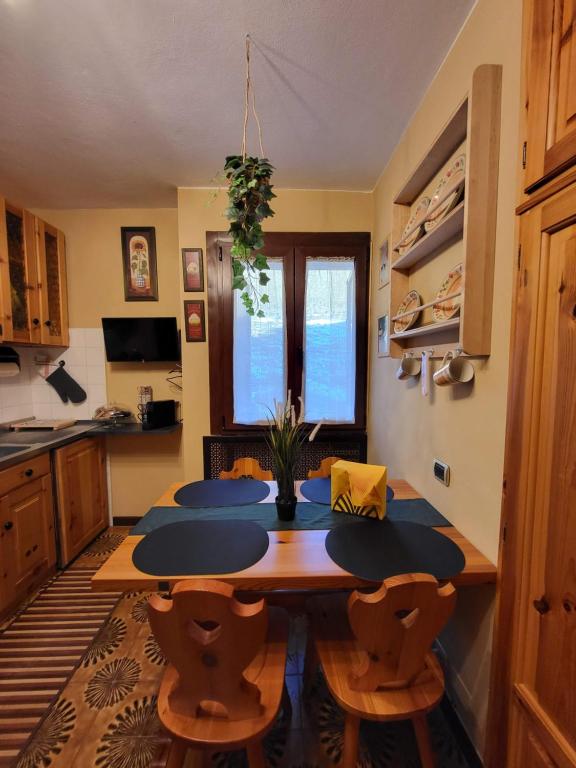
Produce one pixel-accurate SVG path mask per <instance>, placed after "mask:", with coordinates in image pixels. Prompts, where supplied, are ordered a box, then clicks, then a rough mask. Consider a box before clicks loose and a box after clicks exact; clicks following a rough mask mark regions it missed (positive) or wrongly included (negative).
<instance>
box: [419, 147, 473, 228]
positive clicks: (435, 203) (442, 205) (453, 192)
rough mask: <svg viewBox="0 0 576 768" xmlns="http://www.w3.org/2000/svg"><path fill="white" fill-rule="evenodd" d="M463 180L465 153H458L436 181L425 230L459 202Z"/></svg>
mask: <svg viewBox="0 0 576 768" xmlns="http://www.w3.org/2000/svg"><path fill="white" fill-rule="evenodd" d="M465 180H466V155H458V157H457V158H456V159H455V160H454V162H453V163H452V164H451V165H450V167H449V168H448V170H447V171H446V173H445V174H444V175H443V176H442V178H441V179H440V181H439V182H438V186H437V187H436V191H435V192H434V194H433V195H432V199H431V201H430V207H429V208H428V212H427V214H426V221H425V222H424V229H425V230H426V232H430V230H432V229H434V227H436V226H437V225H438V224H439V223H440V222H441V221H442V219H443V218H444V217H445V216H447V215H448V214H449V213H450V211H451V210H452V209H453V208H454V207H455V206H456V205H457V204H458V203H459V201H460V199H461V198H462V194H463V192H464V182H465Z"/></svg>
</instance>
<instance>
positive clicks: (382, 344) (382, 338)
mask: <svg viewBox="0 0 576 768" xmlns="http://www.w3.org/2000/svg"><path fill="white" fill-rule="evenodd" d="M389 356H390V336H389V330H388V315H382V317H379V318H378V357H389Z"/></svg>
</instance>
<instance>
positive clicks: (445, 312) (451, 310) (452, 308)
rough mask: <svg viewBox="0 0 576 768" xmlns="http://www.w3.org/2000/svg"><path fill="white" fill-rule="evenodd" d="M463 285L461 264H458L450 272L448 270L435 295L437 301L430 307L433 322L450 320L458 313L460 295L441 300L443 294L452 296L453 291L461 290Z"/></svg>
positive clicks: (460, 301) (460, 300)
mask: <svg viewBox="0 0 576 768" xmlns="http://www.w3.org/2000/svg"><path fill="white" fill-rule="evenodd" d="M463 285H464V274H463V269H462V264H458V266H456V267H454V269H453V270H452V271H451V272H448V274H447V275H446V277H445V278H444V282H443V283H442V285H441V286H440V290H439V291H438V295H437V296H436V299H437V300H438V303H437V304H434V306H433V307H432V317H433V318H434V322H435V323H441V322H442V321H444V320H450V318H452V317H454V316H455V315H457V314H458V312H459V311H460V304H461V303H462V296H458V297H456V298H455V299H448V301H443V299H444V297H445V296H452V295H453V294H454V293H458V292H459V291H461V290H462V287H463Z"/></svg>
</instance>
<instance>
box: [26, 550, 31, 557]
mask: <svg viewBox="0 0 576 768" xmlns="http://www.w3.org/2000/svg"><path fill="white" fill-rule="evenodd" d="M31 554H32V550H31V549H27V550H26V557H30V555H31Z"/></svg>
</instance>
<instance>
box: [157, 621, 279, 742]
mask: <svg viewBox="0 0 576 768" xmlns="http://www.w3.org/2000/svg"><path fill="white" fill-rule="evenodd" d="M287 641H288V616H287V614H286V612H285V611H283V610H281V609H278V608H272V607H270V608H268V634H267V638H266V643H265V644H264V645H263V646H262V648H261V650H260V652H259V653H258V655H257V656H256V657H255V659H254V660H253V661H252V663H251V664H250V665H249V666H248V667H247V668H246V670H245V672H244V676H245V677H246V679H247V680H248V681H249V682H252V683H255V684H257V685H258V687H259V688H260V691H261V705H262V712H261V714H260V716H259V717H255V718H250V719H246V720H234V721H230V720H228V719H227V718H226V717H211V716H205V715H202V716H201V717H196V716H194V715H195V713H190V714H183V713H177V712H174V710H173V709H171V708H170V704H169V696H170V693H171V691H172V690H173V688H174V686H175V685H176V682H177V680H178V673H177V671H176V669H175V668H174V667H173V666H172V665H169V666H168V667H167V669H166V671H165V673H164V677H163V678H162V682H161V684H160V691H159V694H158V715H159V717H160V721H161V722H162V724H163V725H164V727H165V728H166V729H167V730H168V731H170V733H171V734H173V735H174V736H176V737H178V738H180V739H183V740H184V741H187V742H188V743H189V744H190V746H191V747H194V746H196V747H199V748H200V747H214V748H218V747H221V746H225V747H226V749H236V748H241V747H244V746H245V745H246V743H247V742H250V741H252V740H254V739H256V738H258V737H260V736H262V735H263V734H264V733H266V731H268V730H269V729H270V727H271V726H272V724H273V722H274V719H275V717H276V715H277V713H278V710H279V708H280V702H281V699H282V690H283V686H284V670H285V667H286V648H287Z"/></svg>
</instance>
